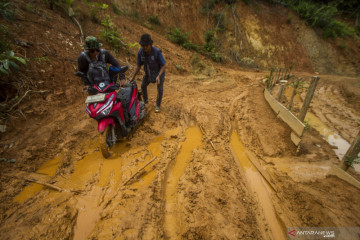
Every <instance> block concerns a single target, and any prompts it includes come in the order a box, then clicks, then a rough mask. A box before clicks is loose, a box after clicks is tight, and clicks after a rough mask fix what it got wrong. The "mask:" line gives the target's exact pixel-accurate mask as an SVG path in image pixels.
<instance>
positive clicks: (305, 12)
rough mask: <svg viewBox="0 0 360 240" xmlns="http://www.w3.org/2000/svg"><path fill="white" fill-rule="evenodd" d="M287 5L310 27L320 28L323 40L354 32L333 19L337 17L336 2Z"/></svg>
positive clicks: (292, 0) (292, 2)
mask: <svg viewBox="0 0 360 240" xmlns="http://www.w3.org/2000/svg"><path fill="white" fill-rule="evenodd" d="M286 2H287V4H288V5H289V6H290V7H291V8H292V9H293V10H295V11H296V12H297V13H298V14H299V15H300V17H302V18H304V19H305V20H306V22H307V23H309V24H310V25H311V26H314V27H318V28H321V29H322V30H323V31H324V33H323V35H324V37H325V38H329V37H331V38H335V37H345V36H353V35H354V34H355V33H356V31H355V29H353V28H351V27H349V26H348V25H347V24H345V23H343V22H340V21H338V20H336V19H335V17H336V16H337V15H339V11H338V9H337V4H338V3H336V2H330V3H329V4H327V5H325V4H319V3H315V2H312V1H299V0H288V1H286Z"/></svg>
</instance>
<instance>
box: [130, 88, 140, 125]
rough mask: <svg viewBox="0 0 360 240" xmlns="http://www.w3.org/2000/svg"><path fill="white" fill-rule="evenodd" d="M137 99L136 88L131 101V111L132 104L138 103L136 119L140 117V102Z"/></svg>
mask: <svg viewBox="0 0 360 240" xmlns="http://www.w3.org/2000/svg"><path fill="white" fill-rule="evenodd" d="M136 100H137V89H134V91H133V94H132V96H131V102H130V106H129V111H130V109H131V106H132V105H133V103H134V102H135V103H136V120H138V119H139V103H138V102H137V101H136Z"/></svg>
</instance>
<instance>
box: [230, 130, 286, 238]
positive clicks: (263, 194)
mask: <svg viewBox="0 0 360 240" xmlns="http://www.w3.org/2000/svg"><path fill="white" fill-rule="evenodd" d="M230 145H231V148H232V151H233V154H234V155H235V158H236V159H237V161H238V162H239V164H240V166H241V168H242V170H243V171H244V173H245V178H246V181H247V184H248V186H249V188H250V189H249V190H250V191H252V192H253V193H254V194H255V195H256V196H257V199H258V201H259V205H260V207H261V208H262V210H263V212H264V215H265V219H266V223H267V224H268V226H269V228H270V230H271V237H272V239H276V240H278V239H279V240H281V239H286V237H285V234H284V231H283V229H282V228H281V225H280V223H279V221H278V219H277V217H276V213H275V210H274V207H273V204H272V201H271V196H270V195H271V188H270V186H269V185H268V183H267V182H266V181H265V180H264V179H263V177H262V176H261V174H260V173H259V172H258V171H257V169H256V168H255V167H254V166H253V164H252V163H251V161H250V160H249V158H248V156H247V154H246V149H245V148H244V146H243V144H242V142H241V141H240V139H239V136H238V135H237V133H236V132H233V133H232V134H231V138H230Z"/></svg>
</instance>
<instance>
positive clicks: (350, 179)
mask: <svg viewBox="0 0 360 240" xmlns="http://www.w3.org/2000/svg"><path fill="white" fill-rule="evenodd" d="M328 175H335V176H337V177H338V178H341V179H342V180H344V181H346V182H348V183H349V184H351V185H353V186H354V187H357V188H358V189H360V182H359V181H358V180H356V179H355V178H354V177H353V176H351V175H350V174H348V173H347V172H345V171H344V170H342V169H341V168H339V167H338V166H332V167H331V169H330V171H329V172H328Z"/></svg>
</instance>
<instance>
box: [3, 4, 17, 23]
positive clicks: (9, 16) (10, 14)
mask: <svg viewBox="0 0 360 240" xmlns="http://www.w3.org/2000/svg"><path fill="white" fill-rule="evenodd" d="M0 14H1V16H2V17H3V18H4V19H6V20H8V21H12V20H14V16H15V15H14V11H13V10H12V9H11V8H10V3H9V2H8V1H7V0H0Z"/></svg>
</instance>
